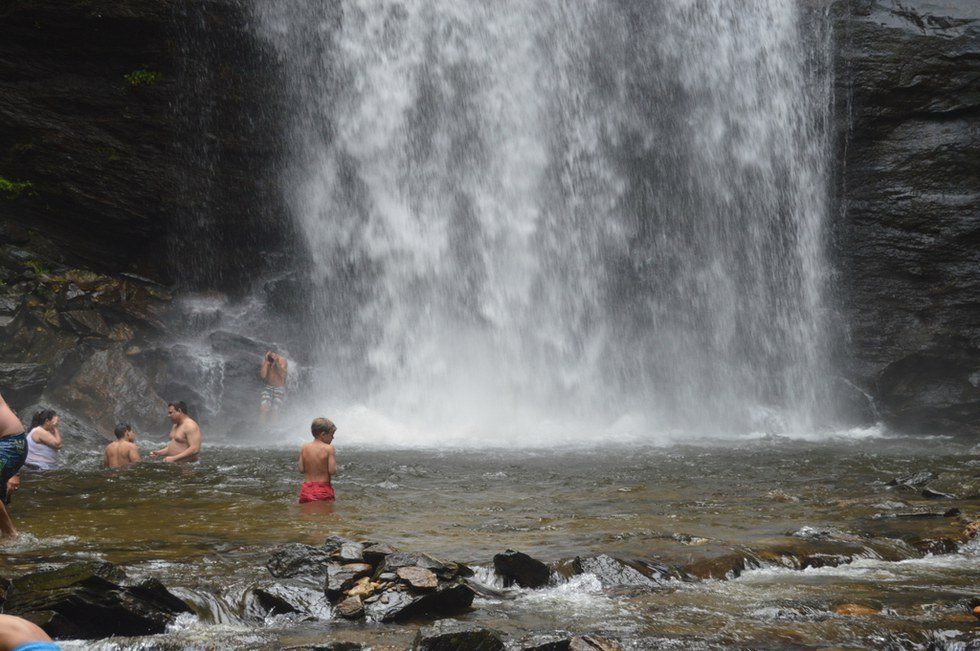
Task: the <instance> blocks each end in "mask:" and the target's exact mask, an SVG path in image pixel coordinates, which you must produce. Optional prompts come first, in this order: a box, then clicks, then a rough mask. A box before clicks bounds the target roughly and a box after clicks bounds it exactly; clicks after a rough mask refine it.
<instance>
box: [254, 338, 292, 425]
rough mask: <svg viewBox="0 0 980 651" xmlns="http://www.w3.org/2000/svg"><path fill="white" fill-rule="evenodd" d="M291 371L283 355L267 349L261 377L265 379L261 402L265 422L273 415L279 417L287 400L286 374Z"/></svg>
mask: <svg viewBox="0 0 980 651" xmlns="http://www.w3.org/2000/svg"><path fill="white" fill-rule="evenodd" d="M288 372H289V362H287V361H286V358H285V357H283V356H282V355H280V354H278V353H275V352H273V351H271V350H267V351H266V352H265V355H264V356H263V357H262V366H261V367H260V368H259V377H260V378H262V379H263V380H264V381H265V388H264V389H262V399H261V402H260V403H259V418H260V420H261V421H262V422H263V423H264V422H266V421H267V420H268V419H269V416H270V415H271V416H272V419H273V420H276V419H278V418H279V410H280V409H282V403H283V402H284V401H285V400H286V374H287V373H288Z"/></svg>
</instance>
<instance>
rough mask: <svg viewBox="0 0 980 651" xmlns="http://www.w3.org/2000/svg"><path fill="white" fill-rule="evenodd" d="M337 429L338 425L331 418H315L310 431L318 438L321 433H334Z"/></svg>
mask: <svg viewBox="0 0 980 651" xmlns="http://www.w3.org/2000/svg"><path fill="white" fill-rule="evenodd" d="M336 431H337V426H336V425H334V424H333V421H332V420H330V419H329V418H314V419H313V424H311V425H310V433H312V434H313V437H314V438H316V437H317V436H319V435H320V434H333V433H334V432H336Z"/></svg>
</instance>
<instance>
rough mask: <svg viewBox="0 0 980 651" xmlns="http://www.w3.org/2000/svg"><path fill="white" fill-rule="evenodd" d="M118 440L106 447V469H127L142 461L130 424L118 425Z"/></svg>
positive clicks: (104, 458)
mask: <svg viewBox="0 0 980 651" xmlns="http://www.w3.org/2000/svg"><path fill="white" fill-rule="evenodd" d="M115 434H116V440H115V441H113V442H112V443H110V444H109V445H107V446H105V455H103V457H102V461H103V463H104V464H105V467H106V468H125V467H126V466H131V465H132V464H134V463H137V462H139V460H140V449H139V448H138V447H136V443H135V441H136V435H135V434H133V428H132V427H130V426H129V424H128V423H119V424H118V425H116V431H115Z"/></svg>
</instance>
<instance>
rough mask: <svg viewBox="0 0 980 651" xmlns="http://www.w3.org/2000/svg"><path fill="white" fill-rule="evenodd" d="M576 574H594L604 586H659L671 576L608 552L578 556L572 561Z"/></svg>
mask: <svg viewBox="0 0 980 651" xmlns="http://www.w3.org/2000/svg"><path fill="white" fill-rule="evenodd" d="M572 571H573V572H574V573H575V574H593V575H595V577H596V578H597V579H599V582H600V583H602V586H603V587H604V588H613V587H626V586H634V587H651V588H652V587H657V586H660V585H663V584H664V583H665V582H666V581H667V580H668V579H669V577H666V576H661V575H658V574H656V573H654V572H652V571H650V570H649V569H648V568H646V567H642V566H640V565H639V564H638V563H635V564H630V563H627V562H626V561H622V560H620V559H618V558H613V557H612V556H608V555H606V554H599V555H598V556H586V557H581V556H578V557H576V558H575V560H574V561H573V562H572Z"/></svg>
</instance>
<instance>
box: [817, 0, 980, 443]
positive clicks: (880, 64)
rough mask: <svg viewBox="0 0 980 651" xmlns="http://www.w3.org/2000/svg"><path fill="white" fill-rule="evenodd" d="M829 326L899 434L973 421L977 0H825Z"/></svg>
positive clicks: (978, 237)
mask: <svg viewBox="0 0 980 651" xmlns="http://www.w3.org/2000/svg"><path fill="white" fill-rule="evenodd" d="M833 9H834V16H835V20H836V25H835V27H834V30H833V32H834V35H835V40H836V43H835V58H834V68H835V84H836V88H835V92H834V97H835V100H836V109H835V113H836V124H837V129H836V134H837V142H836V149H837V156H836V159H837V160H838V161H840V162H839V164H838V165H837V166H836V168H835V177H836V194H837V199H838V203H839V206H838V209H837V210H833V211H831V213H830V214H831V215H833V218H832V219H833V221H832V224H831V226H832V228H833V242H834V243H835V249H834V251H833V257H834V262H835V264H836V266H837V271H838V272H837V274H836V276H835V279H836V283H835V284H836V291H835V294H836V296H837V297H838V300H839V302H840V306H841V308H842V310H843V315H844V321H845V322H846V324H847V328H848V332H847V333H845V334H844V335H843V336H841V337H840V340H841V341H848V342H849V343H850V345H849V346H848V347H847V349H845V350H843V351H842V353H843V355H844V359H846V360H847V364H846V366H847V367H848V372H849V374H850V376H851V377H852V378H855V379H856V380H857V383H858V384H861V385H862V386H863V387H865V388H866V389H869V391H870V393H871V394H872V395H873V396H874V398H875V400H876V403H877V404H878V407H879V409H880V411H881V414H882V417H883V418H884V420H885V421H886V422H887V423H888V424H889V425H890V426H891V427H893V428H895V429H898V430H901V431H905V432H909V433H913V434H916V433H927V434H935V433H950V434H957V435H964V436H970V435H972V436H976V435H977V434H978V433H980V409H978V406H980V382H976V381H975V380H973V379H971V378H975V377H976V376H975V375H974V374H975V373H976V371H977V370H978V369H980V362H978V355H980V318H977V313H976V296H978V295H980V274H978V273H977V269H978V268H980V246H978V242H980V219H978V212H977V205H978V199H980V196H978V188H980V166H978V165H976V164H975V160H976V151H977V149H978V147H980V132H978V131H977V129H976V115H977V112H978V110H980V95H978V93H977V92H976V88H977V87H978V86H980V38H978V33H980V29H978V26H980V4H978V3H977V2H975V1H974V0H902V1H901V2H899V1H898V0H873V1H872V0H868V1H864V0H862V1H854V0H839V1H837V2H835V3H834V4H833Z"/></svg>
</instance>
